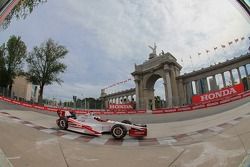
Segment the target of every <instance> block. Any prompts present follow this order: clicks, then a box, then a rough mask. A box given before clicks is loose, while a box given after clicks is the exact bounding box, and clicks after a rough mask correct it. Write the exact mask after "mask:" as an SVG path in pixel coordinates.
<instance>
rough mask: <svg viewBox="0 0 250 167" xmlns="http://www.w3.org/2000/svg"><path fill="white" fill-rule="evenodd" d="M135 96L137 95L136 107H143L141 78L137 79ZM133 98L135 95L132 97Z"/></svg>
mask: <svg viewBox="0 0 250 167" xmlns="http://www.w3.org/2000/svg"><path fill="white" fill-rule="evenodd" d="M135 96H136V109H141V107H142V106H141V104H140V99H141V97H140V80H139V79H135ZM132 98H133V97H132Z"/></svg>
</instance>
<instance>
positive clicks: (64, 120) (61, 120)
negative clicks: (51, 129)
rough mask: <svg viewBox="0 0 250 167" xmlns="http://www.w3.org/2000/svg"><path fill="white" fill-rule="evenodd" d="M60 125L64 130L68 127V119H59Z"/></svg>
mask: <svg viewBox="0 0 250 167" xmlns="http://www.w3.org/2000/svg"><path fill="white" fill-rule="evenodd" d="M58 126H59V128H60V129H62V130H66V129H68V120H67V119H66V118H60V119H59V120H58Z"/></svg>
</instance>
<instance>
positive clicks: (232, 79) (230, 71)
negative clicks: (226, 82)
mask: <svg viewBox="0 0 250 167" xmlns="http://www.w3.org/2000/svg"><path fill="white" fill-rule="evenodd" d="M229 73H230V78H231V82H232V85H234V77H233V73H232V70H229Z"/></svg>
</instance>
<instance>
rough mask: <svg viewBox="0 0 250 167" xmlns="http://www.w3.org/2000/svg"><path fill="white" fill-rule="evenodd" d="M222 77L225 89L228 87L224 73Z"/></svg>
mask: <svg viewBox="0 0 250 167" xmlns="http://www.w3.org/2000/svg"><path fill="white" fill-rule="evenodd" d="M221 77H222V82H223V87H224V88H225V87H226V79H225V75H224V72H223V73H221Z"/></svg>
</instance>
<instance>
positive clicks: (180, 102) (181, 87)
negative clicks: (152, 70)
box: [177, 79, 186, 106]
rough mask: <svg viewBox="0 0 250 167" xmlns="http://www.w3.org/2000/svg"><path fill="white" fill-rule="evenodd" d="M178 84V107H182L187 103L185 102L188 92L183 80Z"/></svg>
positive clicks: (178, 81)
mask: <svg viewBox="0 0 250 167" xmlns="http://www.w3.org/2000/svg"><path fill="white" fill-rule="evenodd" d="M177 83H178V105H179V106H180V105H183V104H185V103H186V101H185V99H186V98H185V97H186V90H185V85H184V84H183V80H182V79H179V80H177Z"/></svg>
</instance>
